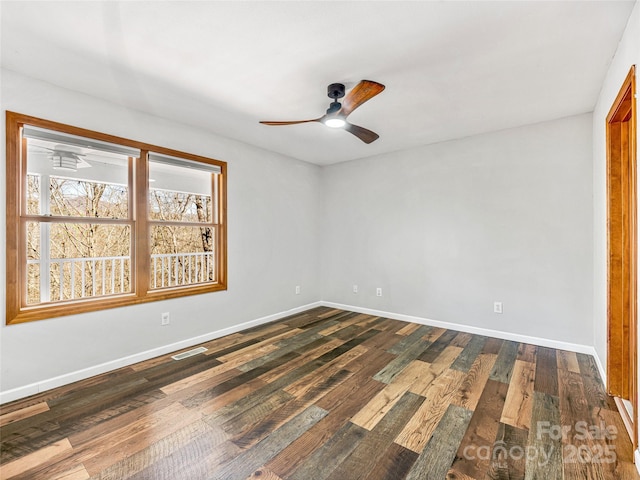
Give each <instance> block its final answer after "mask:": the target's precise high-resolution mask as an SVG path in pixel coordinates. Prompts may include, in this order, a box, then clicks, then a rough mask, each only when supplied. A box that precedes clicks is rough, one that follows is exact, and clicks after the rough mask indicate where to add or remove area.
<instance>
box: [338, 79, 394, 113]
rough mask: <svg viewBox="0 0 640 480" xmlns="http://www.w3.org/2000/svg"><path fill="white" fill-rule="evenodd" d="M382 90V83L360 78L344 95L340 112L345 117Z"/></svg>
mask: <svg viewBox="0 0 640 480" xmlns="http://www.w3.org/2000/svg"><path fill="white" fill-rule="evenodd" d="M383 90H384V85H382V84H381V83H378V82H373V81H371V80H362V81H361V82H360V83H359V84H357V85H356V86H355V87H353V88H352V89H351V91H350V92H349V93H348V94H347V96H346V97H344V100H343V101H342V108H341V109H340V114H341V115H343V116H345V117H346V116H347V115H349V114H350V113H351V112H353V111H354V110H355V109H356V108H358V107H359V106H360V105H362V104H363V103H364V102H366V101H367V100H369V99H371V98H373V97H375V96H376V95H378V94H379V93H380V92H382V91H383Z"/></svg>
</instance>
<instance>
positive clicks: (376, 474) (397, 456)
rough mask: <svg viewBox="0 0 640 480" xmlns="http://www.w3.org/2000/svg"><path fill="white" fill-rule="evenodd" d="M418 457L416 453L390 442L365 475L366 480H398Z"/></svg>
mask: <svg viewBox="0 0 640 480" xmlns="http://www.w3.org/2000/svg"><path fill="white" fill-rule="evenodd" d="M417 459H418V454H417V453H416V452H412V451H411V450H409V449H407V448H404V447H401V446H400V445H398V444H397V443H392V444H391V445H390V446H389V448H387V450H386V451H385V452H383V453H382V454H381V455H380V458H379V460H378V462H377V463H376V464H375V465H374V467H373V468H372V469H371V471H370V472H369V474H368V475H367V480H400V479H403V478H405V477H406V476H407V474H408V473H409V470H411V467H413V464H414V463H415V462H416V460H417Z"/></svg>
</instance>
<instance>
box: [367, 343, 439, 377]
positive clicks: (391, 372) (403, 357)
mask: <svg viewBox="0 0 640 480" xmlns="http://www.w3.org/2000/svg"><path fill="white" fill-rule="evenodd" d="M428 346H429V344H428V343H426V342H423V341H417V342H415V343H413V344H412V345H410V346H409V347H407V348H406V349H405V350H404V351H403V352H402V353H401V354H399V355H398V356H397V357H396V358H395V359H394V360H392V361H391V362H389V363H388V364H387V365H385V367H384V368H383V369H382V370H380V371H379V372H378V373H376V374H375V375H374V376H373V379H374V380H377V381H379V382H383V383H391V382H392V381H393V379H394V378H395V377H396V375H398V374H399V373H400V372H401V371H402V370H404V368H405V367H406V366H407V365H409V364H410V363H411V362H412V361H413V360H415V359H416V358H418V357H419V356H420V354H421V353H422V352H424V350H425V349H426V348H427V347H428Z"/></svg>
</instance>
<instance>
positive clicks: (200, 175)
mask: <svg viewBox="0 0 640 480" xmlns="http://www.w3.org/2000/svg"><path fill="white" fill-rule="evenodd" d="M212 175H214V174H212V173H210V172H204V171H201V170H194V169H191V168H186V167H180V166H175V165H166V164H163V163H158V162H149V218H150V219H151V220H167V221H176V222H177V221H179V222H197V223H209V222H211V212H212V204H211V199H212V195H211V185H212Z"/></svg>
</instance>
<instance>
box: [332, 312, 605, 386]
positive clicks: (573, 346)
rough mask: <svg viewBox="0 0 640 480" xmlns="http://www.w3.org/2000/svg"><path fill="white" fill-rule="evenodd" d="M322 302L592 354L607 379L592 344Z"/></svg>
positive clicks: (402, 319) (388, 316)
mask: <svg viewBox="0 0 640 480" xmlns="http://www.w3.org/2000/svg"><path fill="white" fill-rule="evenodd" d="M320 303H321V305H322V306H324V307H331V308H338V309H340V310H350V311H352V312H358V313H366V314H368V315H374V316H376V317H384V318H391V319H393V320H401V321H403V322H412V323H419V324H421V325H430V326H432V327H440V328H446V329H449V330H457V331H460V332H466V333H473V334H475V335H484V336H487V337H495V338H501V339H503V340H512V341H514V342H521V343H530V344H533V345H539V346H541V347H549V348H555V349H558V350H568V351H570V352H576V353H585V354H587V355H592V356H593V357H594V358H595V360H596V364H597V365H598V369H599V370H600V375H602V378H603V381H604V380H605V377H604V373H605V372H604V369H603V368H602V363H601V362H600V359H599V358H598V354H597V352H596V349H595V348H594V347H593V346H591V345H582V344H579V343H568V342H562V341H559V340H552V339H548V338H540V337H531V336H529V335H521V334H519V333H510V332H503V331H500V330H491V329H489V328H482V327H473V326H471V325H463V324H460V323H450V322H443V321H440V320H432V319H430V318H424V317H415V316H413V315H405V314H403V313H393V312H385V311H382V310H374V309H371V308H363V307H356V306H354V305H343V304H341V303H333V302H324V301H323V302H320Z"/></svg>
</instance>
